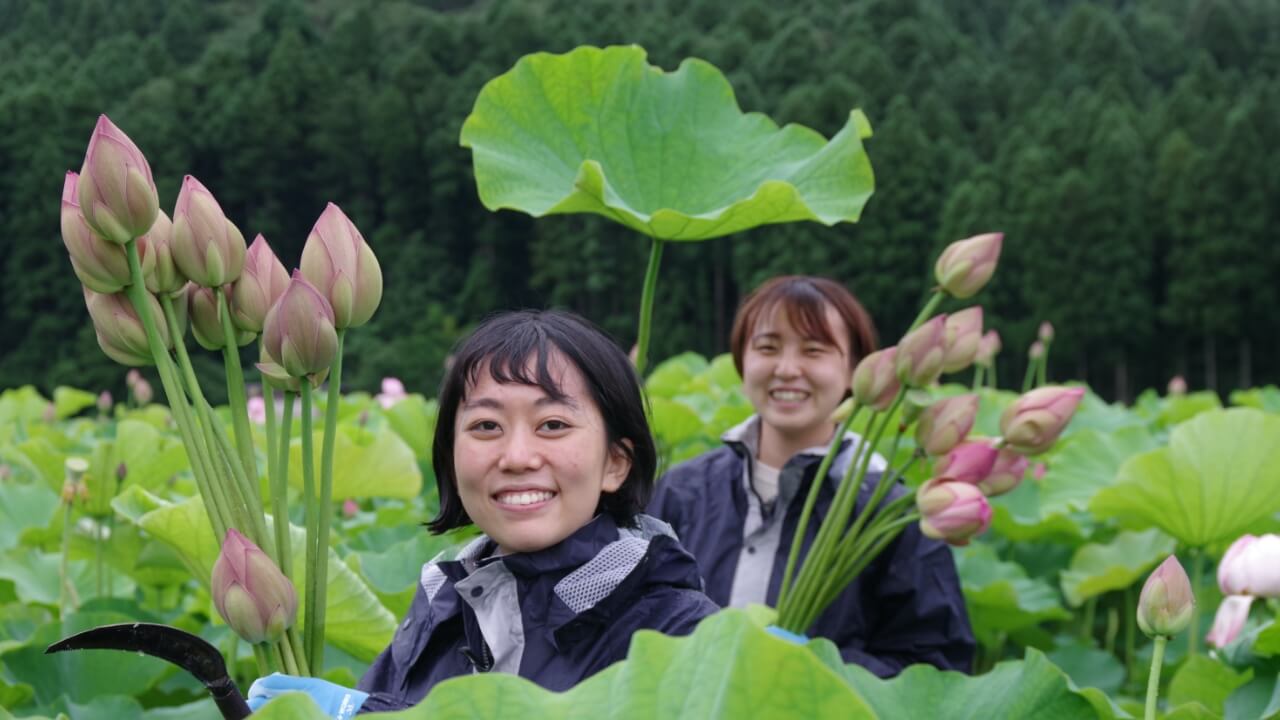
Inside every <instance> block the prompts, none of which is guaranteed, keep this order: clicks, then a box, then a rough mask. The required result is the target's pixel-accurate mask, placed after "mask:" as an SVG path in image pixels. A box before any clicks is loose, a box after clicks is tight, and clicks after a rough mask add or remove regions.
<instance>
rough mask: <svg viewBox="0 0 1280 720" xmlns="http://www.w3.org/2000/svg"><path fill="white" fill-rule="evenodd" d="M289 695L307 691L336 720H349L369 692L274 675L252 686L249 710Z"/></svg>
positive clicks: (278, 674) (258, 680)
mask: <svg viewBox="0 0 1280 720" xmlns="http://www.w3.org/2000/svg"><path fill="white" fill-rule="evenodd" d="M287 692H304V693H306V694H308V695H310V696H311V699H312V700H314V701H315V702H316V704H317V705H319V706H320V709H321V710H323V711H325V712H326V713H328V715H329V717H331V718H334V720H349V719H350V718H351V717H353V716H354V715H355V714H356V711H357V710H359V709H360V706H361V705H363V704H364V701H365V698H367V697H369V693H365V692H360V691H359V690H352V689H351V688H346V687H342V686H341V685H335V684H334V683H331V682H329V681H328V680H321V679H319V678H309V677H297V676H295V675H283V674H281V673H271V674H270V675H268V676H266V677H260V678H258V679H257V680H254V681H253V685H250V686H249V698H248V702H249V709H251V710H259V709H261V708H262V706H263V705H266V704H267V702H268V701H269V700H271V699H272V698H274V697H276V696H278V695H281V694H283V693H287Z"/></svg>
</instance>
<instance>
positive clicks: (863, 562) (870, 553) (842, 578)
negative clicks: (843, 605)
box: [805, 511, 920, 627]
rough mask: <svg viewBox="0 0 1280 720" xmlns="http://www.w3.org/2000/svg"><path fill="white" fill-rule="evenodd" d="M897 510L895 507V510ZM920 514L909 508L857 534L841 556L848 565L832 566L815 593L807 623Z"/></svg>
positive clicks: (917, 518) (833, 599)
mask: <svg viewBox="0 0 1280 720" xmlns="http://www.w3.org/2000/svg"><path fill="white" fill-rule="evenodd" d="M895 512H896V511H895ZM919 520H920V514H919V513H917V512H911V513H908V514H906V515H903V516H901V517H899V518H897V519H896V520H893V521H892V522H886V523H885V524H883V525H880V526H877V527H875V528H870V529H868V530H867V532H865V533H863V535H862V536H860V537H859V538H858V542H857V545H856V546H855V547H854V549H853V550H851V551H849V552H848V553H847V554H846V555H843V556H842V557H846V558H848V559H847V560H846V562H847V563H848V564H847V565H843V566H841V567H838V568H836V569H835V571H834V572H832V573H831V575H830V576H829V578H828V580H827V582H826V584H825V585H824V586H823V588H822V590H821V591H820V592H819V593H818V598H819V599H820V601H821V602H819V603H816V604H815V606H814V608H813V609H812V610H811V612H810V615H809V617H808V618H807V623H808V624H807V625H806V626H805V627H808V626H810V625H813V623H814V622H816V621H817V620H818V616H819V615H820V614H821V613H822V610H823V609H825V608H826V607H827V606H828V605H830V604H831V603H832V602H834V601H835V599H836V597H838V596H839V595H840V593H842V592H844V589H845V587H847V586H848V585H849V583H851V582H853V579H854V578H856V577H858V575H859V574H861V573H862V571H863V570H865V569H866V567H867V566H868V565H870V564H871V562H872V561H874V560H875V559H876V558H877V557H879V556H880V553H882V552H884V549H885V548H887V547H888V546H889V543H891V542H893V541H894V540H895V539H896V538H897V537H898V535H900V534H901V533H902V530H903V529H904V528H906V527H907V526H908V525H911V524H912V523H915V522H919Z"/></svg>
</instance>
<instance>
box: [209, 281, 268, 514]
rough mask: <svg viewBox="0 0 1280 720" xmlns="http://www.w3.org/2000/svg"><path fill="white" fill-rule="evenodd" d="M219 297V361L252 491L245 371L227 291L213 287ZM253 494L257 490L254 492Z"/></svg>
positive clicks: (254, 473)
mask: <svg viewBox="0 0 1280 720" xmlns="http://www.w3.org/2000/svg"><path fill="white" fill-rule="evenodd" d="M213 294H214V295H216V296H217V297H218V319H219V320H221V321H222V338H223V341H224V344H223V346H222V364H223V366H224V367H225V369H226V376H227V404H228V405H229V406H230V407H231V427H232V429H233V430H234V431H235V435H236V449H237V450H239V451H240V462H242V463H244V473H245V475H246V476H248V477H249V479H250V480H251V481H252V484H253V486H254V489H255V491H256V490H257V485H258V459H257V458H256V457H254V451H253V433H252V432H251V431H250V429H249V403H248V400H247V399H246V398H245V393H244V370H242V369H241V368H240V347H239V346H238V345H236V335H237V333H236V329H235V327H234V326H233V325H232V324H231V306H230V305H228V304H227V294H226V292H223V291H220V290H215V291H214V293H213ZM255 494H256V492H255Z"/></svg>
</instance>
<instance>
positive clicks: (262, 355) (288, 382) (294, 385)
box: [257, 313, 302, 393]
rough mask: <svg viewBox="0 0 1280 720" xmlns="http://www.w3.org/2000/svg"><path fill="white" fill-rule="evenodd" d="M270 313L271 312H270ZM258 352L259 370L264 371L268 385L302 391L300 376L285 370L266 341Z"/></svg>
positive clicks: (287, 390) (289, 390)
mask: <svg viewBox="0 0 1280 720" xmlns="http://www.w3.org/2000/svg"><path fill="white" fill-rule="evenodd" d="M268 314H270V313H268ZM259 345H260V349H259V352H258V362H257V368H258V371H259V372H261V373H262V380H263V382H264V383H265V384H266V385H267V386H268V387H271V388H273V389H276V390H284V391H286V392H293V393H296V392H300V391H301V390H302V386H301V385H300V384H299V383H298V378H296V377H293V376H291V375H289V373H287V372H285V369H284V366H283V365H281V364H280V363H279V362H277V361H276V359H275V358H274V357H272V356H271V353H270V352H269V351H268V350H267V344H266V343H265V342H263V343H260V344H259Z"/></svg>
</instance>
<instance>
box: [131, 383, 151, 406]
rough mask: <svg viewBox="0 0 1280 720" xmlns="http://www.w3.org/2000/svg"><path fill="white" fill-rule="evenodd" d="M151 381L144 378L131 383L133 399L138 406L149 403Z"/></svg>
mask: <svg viewBox="0 0 1280 720" xmlns="http://www.w3.org/2000/svg"><path fill="white" fill-rule="evenodd" d="M151 396H152V392H151V383H149V382H147V381H146V380H142V379H139V380H138V382H136V383H134V385H133V401H134V402H135V403H137V405H138V407H146V406H147V405H149V404H150V403H151Z"/></svg>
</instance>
